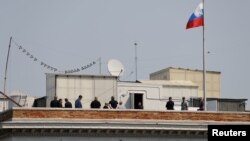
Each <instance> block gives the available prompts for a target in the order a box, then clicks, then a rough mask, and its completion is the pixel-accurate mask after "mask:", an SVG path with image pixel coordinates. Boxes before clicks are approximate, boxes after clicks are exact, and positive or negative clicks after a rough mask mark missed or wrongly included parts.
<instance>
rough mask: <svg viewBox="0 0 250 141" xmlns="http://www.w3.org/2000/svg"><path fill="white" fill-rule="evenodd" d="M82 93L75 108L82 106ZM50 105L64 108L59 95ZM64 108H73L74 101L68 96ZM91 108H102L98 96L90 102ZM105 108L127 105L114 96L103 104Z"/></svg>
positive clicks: (120, 107) (119, 107)
mask: <svg viewBox="0 0 250 141" xmlns="http://www.w3.org/2000/svg"><path fill="white" fill-rule="evenodd" d="M81 100H82V95H79V96H78V98H77V99H76V101H75V108H82V107H83V106H82V102H81ZM50 107H54V108H62V107H63V105H62V99H59V100H57V96H55V97H54V100H52V101H51V102H50ZM64 108H72V103H71V102H69V100H68V99H67V98H65V104H64ZM90 108H95V109H100V108H101V102H100V101H99V100H98V98H97V97H95V98H94V100H93V101H92V102H91V104H90ZM103 109H125V107H124V106H123V105H122V102H121V101H120V102H119V103H118V102H117V101H116V100H115V98H114V97H113V96H112V97H111V100H110V101H109V103H105V105H104V106H103Z"/></svg>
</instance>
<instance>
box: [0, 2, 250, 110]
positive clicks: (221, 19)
mask: <svg viewBox="0 0 250 141" xmlns="http://www.w3.org/2000/svg"><path fill="white" fill-rule="evenodd" d="M199 3H200V0H0V31H1V32H0V48H1V53H0V59H1V60H0V68H1V69H0V80H1V81H0V84H1V85H0V87H1V90H3V82H4V81H3V80H4V68H5V62H6V55H7V49H8V43H9V38H10V36H13V39H14V40H15V41H16V42H17V43H19V44H20V45H22V46H23V47H24V48H25V49H26V50H28V51H29V52H30V53H32V54H33V55H34V56H35V57H37V58H38V59H39V60H40V61H44V62H45V63H46V64H48V65H50V66H52V67H56V68H58V69H59V70H68V69H74V68H78V67H81V66H85V65H86V64H88V63H90V62H92V61H96V60H97V59H98V58H99V57H101V59H102V67H101V70H102V74H107V75H108V74H109V73H108V71H107V62H108V60H109V59H112V58H115V59H119V60H120V61H121V62H122V63H123V65H124V68H125V72H124V76H123V77H122V80H134V79H135V76H134V75H135V73H134V68H135V63H134V45H133V44H134V42H135V41H136V42H137V43H138V54H137V55H138V79H149V74H150V73H152V72H155V71H157V70H160V69H163V68H166V67H170V66H172V67H182V68H190V69H202V28H194V29H190V30H186V29H185V26H186V23H187V21H188V19H189V16H190V15H191V14H192V13H193V11H194V10H195V8H196V7H197V5H198V4H199ZM249 5H250V1H249V0H241V1H240V2H239V1H237V0H207V1H206V3H205V24H206V32H205V36H206V47H207V50H208V51H209V52H210V54H208V55H207V68H208V70H213V71H220V72H221V73H222V74H221V93H222V97H224V98H247V99H250V90H249V89H248V87H249V80H250V74H249V72H250V65H249V63H248V60H249V59H247V58H249V57H248V56H249V53H250V48H249V46H250V26H249V25H250V9H249V8H248V6H249ZM46 72H50V71H49V70H48V69H45V68H44V67H42V66H41V65H40V63H38V62H35V61H33V60H32V59H30V58H29V57H28V56H26V55H25V54H24V53H22V52H21V50H19V49H18V48H17V47H16V46H15V45H14V44H13V45H12V48H11V55H10V62H9V68H8V77H7V91H8V92H11V91H13V90H21V91H23V92H26V93H28V94H31V95H35V96H44V95H45V87H46V85H45V73H46ZM131 72H133V73H132V74H131ZM80 73H86V74H98V73H99V65H98V62H97V65H94V66H93V67H91V68H89V69H87V70H85V71H82V72H80ZM248 103H249V102H248ZM247 106H248V108H249V109H250V104H248V105H247Z"/></svg>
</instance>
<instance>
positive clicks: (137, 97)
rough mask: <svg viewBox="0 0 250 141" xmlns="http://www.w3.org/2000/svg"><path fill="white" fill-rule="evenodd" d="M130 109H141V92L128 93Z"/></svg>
mask: <svg viewBox="0 0 250 141" xmlns="http://www.w3.org/2000/svg"><path fill="white" fill-rule="evenodd" d="M130 104H131V109H143V93H130Z"/></svg>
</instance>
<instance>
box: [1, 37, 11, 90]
mask: <svg viewBox="0 0 250 141" xmlns="http://www.w3.org/2000/svg"><path fill="white" fill-rule="evenodd" d="M11 40H12V37H10V42H9V48H8V54H7V60H6V66H5V72H4V88H3V93H6V80H7V70H8V62H9V55H10V47H11Z"/></svg>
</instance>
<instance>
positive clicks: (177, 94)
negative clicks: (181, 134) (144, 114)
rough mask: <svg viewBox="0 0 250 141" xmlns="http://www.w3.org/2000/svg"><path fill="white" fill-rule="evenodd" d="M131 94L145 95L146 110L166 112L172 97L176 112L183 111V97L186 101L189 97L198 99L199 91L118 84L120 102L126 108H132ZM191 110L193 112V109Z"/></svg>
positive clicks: (174, 87)
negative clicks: (169, 99) (181, 105)
mask: <svg viewBox="0 0 250 141" xmlns="http://www.w3.org/2000/svg"><path fill="white" fill-rule="evenodd" d="M130 93H142V94H143V104H144V105H143V106H144V109H146V110H166V102H167V101H168V98H169V97H170V96H171V97H172V98H173V101H174V102H175V110H181V107H180V104H181V99H182V97H183V96H185V97H186V99H188V98H189V97H197V95H198V89H197V88H193V87H190V88H189V87H176V86H172V87H171V86H168V87H162V86H161V85H149V84H142V83H126V82H119V83H118V100H121V101H122V102H123V104H124V105H125V107H126V108H131V106H130V105H131V98H132V96H131V94H130ZM190 110H192V108H191V109H190ZM194 110H197V108H195V109H194Z"/></svg>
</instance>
